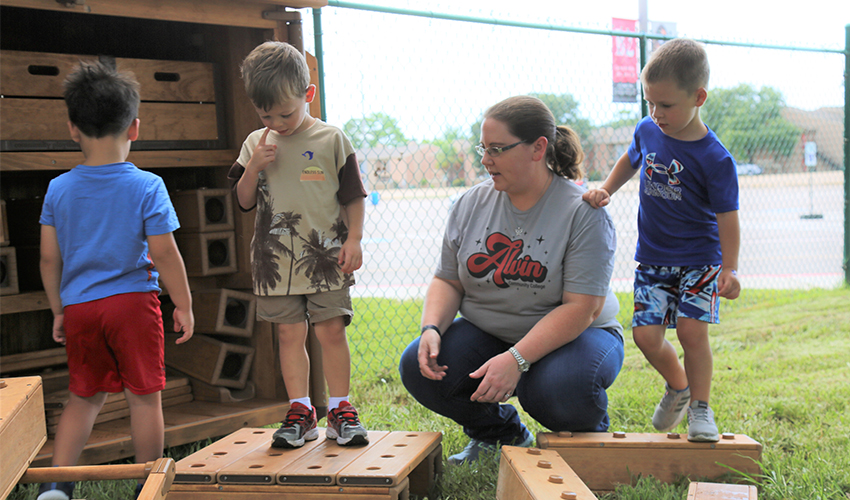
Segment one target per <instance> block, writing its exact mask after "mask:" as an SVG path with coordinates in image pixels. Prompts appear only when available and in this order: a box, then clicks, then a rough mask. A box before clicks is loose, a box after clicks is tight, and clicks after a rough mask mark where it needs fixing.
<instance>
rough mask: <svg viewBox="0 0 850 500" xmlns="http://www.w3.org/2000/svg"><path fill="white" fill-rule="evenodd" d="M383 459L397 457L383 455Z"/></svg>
mask: <svg viewBox="0 0 850 500" xmlns="http://www.w3.org/2000/svg"><path fill="white" fill-rule="evenodd" d="M381 458H395V455H381Z"/></svg>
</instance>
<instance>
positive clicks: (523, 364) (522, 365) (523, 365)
mask: <svg viewBox="0 0 850 500" xmlns="http://www.w3.org/2000/svg"><path fill="white" fill-rule="evenodd" d="M508 352H510V353H511V354H513V356H514V359H515V360H516V364H517V365H518V366H517V368H518V369H519V371H521V372H523V373H525V372H527V371H528V369H529V368H531V363H529V362H528V361H526V360H525V358H523V357H522V354H520V353H519V351H517V350H516V348H514V347H511V348H510V349H508Z"/></svg>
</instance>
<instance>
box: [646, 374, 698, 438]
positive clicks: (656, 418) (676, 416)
mask: <svg viewBox="0 0 850 500" xmlns="http://www.w3.org/2000/svg"><path fill="white" fill-rule="evenodd" d="M664 387H665V389H666V391H665V392H664V397H662V398H661V402H660V403H658V406H656V407H655V413H653V414H652V426H653V427H655V428H656V429H658V430H659V431H661V432H667V431H669V430H671V429H673V428H675V427H676V426H677V425H679V422H681V421H682V419H683V418H685V414H686V413H687V412H688V402H689V401H690V400H691V389H690V388H689V387H686V388H684V389H683V390H681V391H677V390H675V389H673V388H671V387H670V386H669V385H667V384H665V385H664Z"/></svg>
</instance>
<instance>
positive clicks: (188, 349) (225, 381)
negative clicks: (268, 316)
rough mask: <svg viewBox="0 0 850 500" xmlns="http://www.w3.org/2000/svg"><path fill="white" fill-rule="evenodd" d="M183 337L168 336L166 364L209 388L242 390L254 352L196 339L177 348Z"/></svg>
mask: <svg viewBox="0 0 850 500" xmlns="http://www.w3.org/2000/svg"><path fill="white" fill-rule="evenodd" d="M178 338H180V334H171V333H170V334H167V335H166V336H165V364H166V365H167V366H169V367H171V368H174V369H175V370H178V371H180V372H182V373H185V374H186V375H189V376H192V377H195V378H197V379H199V380H201V381H203V382H206V383H208V384H210V385H217V386H222V387H234V388H236V389H243V388H244V387H245V384H246V382H247V381H248V374H249V373H250V372H251V362H252V361H253V360H254V348H253V347H247V346H242V345H236V344H229V343H226V342H221V341H219V340H216V339H214V338H212V337H207V336H206V335H200V334H198V335H193V336H192V338H191V339H189V341H188V342H184V343H183V344H176V343H175V342H174V341H175V340H177V339H178Z"/></svg>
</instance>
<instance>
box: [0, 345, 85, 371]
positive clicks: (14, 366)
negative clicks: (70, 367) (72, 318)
mask: <svg viewBox="0 0 850 500" xmlns="http://www.w3.org/2000/svg"><path fill="white" fill-rule="evenodd" d="M67 363H68V355H67V354H66V352H65V348H64V347H56V348H53V349H43V350H41V351H31V352H23V353H20V354H9V355H8V356H2V357H0V370H3V373H15V372H19V371H25V370H32V369H33V368H48V367H53V366H56V365H64V364H67Z"/></svg>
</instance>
